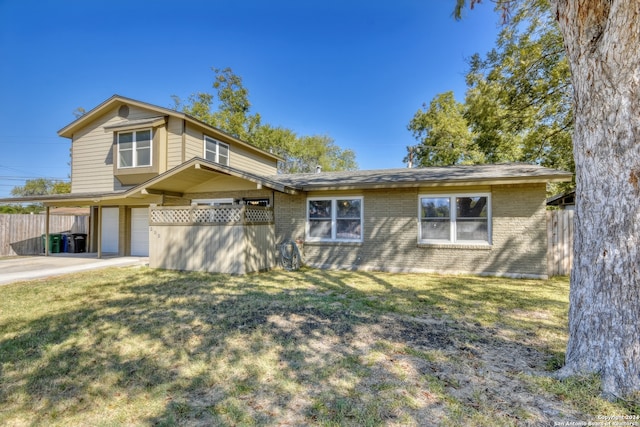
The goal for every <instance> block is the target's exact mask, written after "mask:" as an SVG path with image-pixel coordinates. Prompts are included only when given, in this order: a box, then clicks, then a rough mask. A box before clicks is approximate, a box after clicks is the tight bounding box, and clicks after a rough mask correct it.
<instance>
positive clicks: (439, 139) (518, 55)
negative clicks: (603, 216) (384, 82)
mask: <svg viewBox="0 0 640 427" xmlns="http://www.w3.org/2000/svg"><path fill="white" fill-rule="evenodd" d="M458 3H459V4H463V3H464V2H458ZM475 3H478V2H477V1H475V2H472V3H471V4H472V5H473V4H475ZM505 6H508V7H505ZM497 7H498V8H499V9H500V11H501V12H502V13H503V14H505V15H503V17H504V19H506V13H507V12H509V19H508V20H507V21H506V22H505V25H504V28H503V29H502V31H501V32H500V34H499V36H498V39H497V41H496V46H495V48H494V49H492V50H491V51H490V52H489V53H487V54H486V56H484V57H482V56H481V55H479V54H475V55H473V56H472V57H471V58H470V60H469V70H468V72H467V75H466V83H467V92H466V95H465V101H464V103H463V104H457V103H456V102H455V100H454V99H453V94H452V93H451V92H446V93H443V94H438V95H436V97H434V99H433V101H432V102H431V104H430V107H429V109H427V110H419V111H418V112H417V113H416V114H415V115H414V117H413V119H412V120H411V122H410V123H409V126H408V129H409V130H410V131H411V132H412V133H413V135H414V136H415V137H416V139H417V140H418V142H419V144H418V146H417V147H411V150H413V151H414V152H415V154H416V156H417V160H418V162H417V163H418V164H420V165H425V166H426V165H432V164H439V165H445V164H463V163H484V162H487V163H500V162H513V161H518V162H526V163H536V164H541V165H543V166H547V167H552V168H558V169H564V170H570V171H573V170H574V169H575V167H574V163H573V153H572V142H571V136H572V131H573V111H572V100H571V99H572V87H571V82H570V78H571V76H570V70H569V65H568V62H567V60H566V57H565V51H564V45H563V41H562V36H561V34H560V31H559V29H558V26H557V23H556V22H555V20H554V19H553V17H552V14H551V8H550V5H549V2H548V0H531V1H522V2H511V3H509V4H508V5H507V4H506V2H499V3H498V6H497ZM445 106H446V109H445V108H443V107H445ZM454 106H455V108H454ZM434 121H437V122H438V123H437V124H434ZM465 128H466V129H465ZM443 135H447V137H448V138H450V139H451V141H449V142H448V143H443ZM454 139H457V140H456V141H453V140H454ZM447 148H448V149H449V150H450V151H451V153H449V154H444V153H443V154H440V155H435V154H434V150H435V149H437V150H438V151H442V150H445V149H447ZM565 186H566V184H565ZM562 189H563V188H555V189H554V191H559V190H562Z"/></svg>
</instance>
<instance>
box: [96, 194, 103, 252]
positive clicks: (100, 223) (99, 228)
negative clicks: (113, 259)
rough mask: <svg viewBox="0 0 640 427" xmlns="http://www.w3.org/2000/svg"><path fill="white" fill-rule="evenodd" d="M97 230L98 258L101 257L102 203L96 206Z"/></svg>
mask: <svg viewBox="0 0 640 427" xmlns="http://www.w3.org/2000/svg"><path fill="white" fill-rule="evenodd" d="M96 226H97V227H96V228H97V230H96V231H97V232H98V259H100V258H102V205H99V206H98V220H97V221H96Z"/></svg>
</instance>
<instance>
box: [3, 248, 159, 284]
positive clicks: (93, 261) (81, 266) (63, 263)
mask: <svg viewBox="0 0 640 427" xmlns="http://www.w3.org/2000/svg"><path fill="white" fill-rule="evenodd" d="M147 264H149V258H144V257H117V256H112V257H104V258H101V259H98V257H97V255H96V254H94V253H90V254H52V255H50V256H39V255H34V256H19V257H11V258H5V259H0V285H6V284H8V283H13V282H19V281H24V280H33V279H43V278H47V277H52V276H60V275H63V274H69V273H75V272H78V271H87V270H97V269H100V268H106V267H124V266H129V265H147Z"/></svg>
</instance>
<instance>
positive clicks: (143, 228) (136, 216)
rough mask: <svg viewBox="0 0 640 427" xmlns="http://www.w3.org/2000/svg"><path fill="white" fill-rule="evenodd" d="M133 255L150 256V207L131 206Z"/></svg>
mask: <svg viewBox="0 0 640 427" xmlns="http://www.w3.org/2000/svg"><path fill="white" fill-rule="evenodd" d="M131 255H133V256H149V209H148V208H131Z"/></svg>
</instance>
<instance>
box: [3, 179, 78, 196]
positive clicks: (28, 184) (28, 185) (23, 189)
mask: <svg viewBox="0 0 640 427" xmlns="http://www.w3.org/2000/svg"><path fill="white" fill-rule="evenodd" d="M70 192H71V183H70V182H64V181H54V180H51V179H47V178H35V179H28V180H26V181H25V184H24V185H22V186H17V187H14V188H13V189H12V190H11V195H13V196H19V197H28V196H43V195H47V194H65V193H70Z"/></svg>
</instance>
